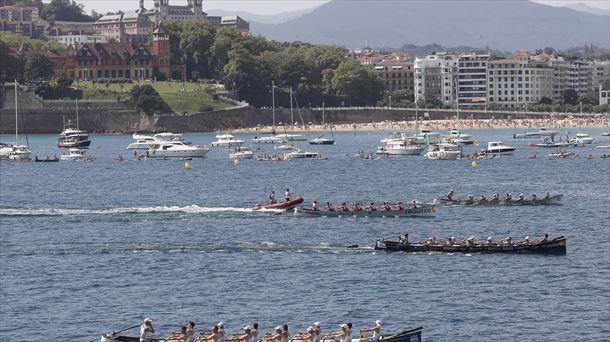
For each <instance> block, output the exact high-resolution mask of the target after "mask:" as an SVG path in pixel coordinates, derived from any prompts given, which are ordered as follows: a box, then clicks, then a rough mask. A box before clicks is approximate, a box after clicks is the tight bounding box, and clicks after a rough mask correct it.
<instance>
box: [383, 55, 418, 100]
mask: <svg viewBox="0 0 610 342" xmlns="http://www.w3.org/2000/svg"><path fill="white" fill-rule="evenodd" d="M373 70H375V71H376V72H377V74H378V75H379V77H381V79H383V81H384V84H385V90H387V91H400V90H402V91H406V92H407V93H408V94H413V93H414V89H413V80H414V69H413V63H412V62H410V61H408V60H384V61H381V62H377V63H375V64H374V66H373Z"/></svg>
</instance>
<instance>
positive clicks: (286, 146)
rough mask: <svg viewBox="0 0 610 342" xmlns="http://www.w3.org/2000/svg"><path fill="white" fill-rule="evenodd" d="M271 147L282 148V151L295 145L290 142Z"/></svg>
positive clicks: (292, 148)
mask: <svg viewBox="0 0 610 342" xmlns="http://www.w3.org/2000/svg"><path fill="white" fill-rule="evenodd" d="M273 148H274V149H276V150H282V151H292V150H294V149H295V148H296V147H294V145H292V144H282V145H275V146H273Z"/></svg>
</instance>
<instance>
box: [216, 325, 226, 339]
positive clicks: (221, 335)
mask: <svg viewBox="0 0 610 342" xmlns="http://www.w3.org/2000/svg"><path fill="white" fill-rule="evenodd" d="M216 326H217V327H218V342H225V324H224V323H222V322H218V324H216Z"/></svg>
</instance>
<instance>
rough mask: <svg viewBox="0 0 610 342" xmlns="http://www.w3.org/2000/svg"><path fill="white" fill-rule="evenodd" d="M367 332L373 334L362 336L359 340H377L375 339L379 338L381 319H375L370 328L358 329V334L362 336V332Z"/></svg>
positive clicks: (371, 341) (375, 341)
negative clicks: (373, 324)
mask: <svg viewBox="0 0 610 342" xmlns="http://www.w3.org/2000/svg"><path fill="white" fill-rule="evenodd" d="M367 332H372V333H373V336H371V337H369V338H367V337H364V338H362V339H360V341H361V342H377V340H379V335H380V334H381V321H380V320H377V321H375V326H374V327H372V328H364V329H360V334H361V336H362V333H367Z"/></svg>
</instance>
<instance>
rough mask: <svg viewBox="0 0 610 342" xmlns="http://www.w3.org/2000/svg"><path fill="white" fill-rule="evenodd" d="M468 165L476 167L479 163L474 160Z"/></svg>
mask: <svg viewBox="0 0 610 342" xmlns="http://www.w3.org/2000/svg"><path fill="white" fill-rule="evenodd" d="M470 166H472V167H477V166H479V164H477V162H476V161H473V162H472V163H470Z"/></svg>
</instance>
